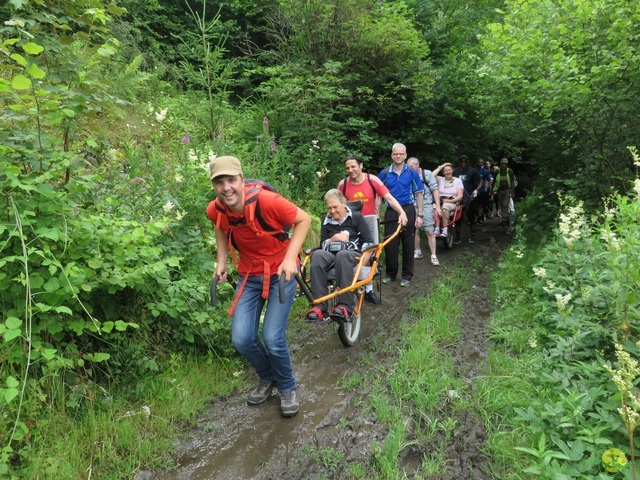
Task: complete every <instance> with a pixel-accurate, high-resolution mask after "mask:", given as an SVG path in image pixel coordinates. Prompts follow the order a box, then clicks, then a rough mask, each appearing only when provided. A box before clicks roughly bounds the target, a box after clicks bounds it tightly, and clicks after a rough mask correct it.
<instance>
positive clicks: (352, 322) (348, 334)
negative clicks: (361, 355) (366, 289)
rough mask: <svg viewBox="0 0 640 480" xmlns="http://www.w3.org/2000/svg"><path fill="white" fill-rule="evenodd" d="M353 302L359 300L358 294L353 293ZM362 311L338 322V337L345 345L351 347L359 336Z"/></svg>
mask: <svg viewBox="0 0 640 480" xmlns="http://www.w3.org/2000/svg"><path fill="white" fill-rule="evenodd" d="M354 297H355V302H356V304H357V302H358V301H359V298H358V295H354ZM361 318H362V311H360V312H358V313H357V314H355V313H353V314H351V318H350V319H349V320H347V321H341V322H340V323H339V324H338V337H339V338H340V342H342V345H344V346H345V347H353V346H354V345H355V344H356V342H357V341H358V337H359V336H360V327H361Z"/></svg>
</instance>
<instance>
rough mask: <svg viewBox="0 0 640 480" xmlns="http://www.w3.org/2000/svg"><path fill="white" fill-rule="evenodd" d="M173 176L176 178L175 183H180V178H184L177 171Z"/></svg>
mask: <svg viewBox="0 0 640 480" xmlns="http://www.w3.org/2000/svg"><path fill="white" fill-rule="evenodd" d="M174 178H175V180H176V183H182V180H184V177H183V176H182V175H180V174H179V173H176V176H175V177H174Z"/></svg>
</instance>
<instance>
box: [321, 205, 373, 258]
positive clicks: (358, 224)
mask: <svg viewBox="0 0 640 480" xmlns="http://www.w3.org/2000/svg"><path fill="white" fill-rule="evenodd" d="M350 211H351V210H349V209H348V210H347V217H346V218H345V219H344V222H342V224H341V225H337V224H334V223H333V220H332V219H331V218H330V217H329V216H328V215H327V216H325V218H324V221H323V222H322V228H321V229H320V241H321V242H322V244H321V246H322V248H325V247H326V242H327V240H329V239H330V238H331V237H333V236H334V235H335V234H336V233H340V232H344V231H347V232H349V242H353V243H355V245H356V248H357V249H358V250H361V249H362V248H363V246H365V247H366V246H368V245H371V244H373V238H372V237H371V232H370V231H369V226H368V225H367V222H366V220H365V219H364V217H363V216H362V215H361V214H360V213H357V212H353V211H351V215H349V212H350ZM327 220H329V221H327Z"/></svg>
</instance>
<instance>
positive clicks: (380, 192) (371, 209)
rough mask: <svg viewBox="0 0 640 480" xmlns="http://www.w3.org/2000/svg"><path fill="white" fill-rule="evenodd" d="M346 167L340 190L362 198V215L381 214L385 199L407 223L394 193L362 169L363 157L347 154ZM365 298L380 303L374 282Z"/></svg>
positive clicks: (350, 195)
mask: <svg viewBox="0 0 640 480" xmlns="http://www.w3.org/2000/svg"><path fill="white" fill-rule="evenodd" d="M344 167H345V169H346V171H347V178H344V179H342V180H341V181H340V183H339V184H338V190H340V191H341V192H342V193H343V194H344V196H345V197H346V198H347V200H361V201H362V202H363V204H362V210H361V213H362V215H378V216H379V211H378V210H379V207H380V204H381V203H382V200H384V201H385V202H387V205H388V206H389V207H391V208H392V209H393V210H395V211H396V212H398V222H399V223H401V224H402V225H406V224H407V221H408V219H407V214H406V213H405V212H404V210H403V209H402V207H401V206H400V204H399V203H398V201H397V200H396V199H395V198H393V195H391V193H389V190H388V189H387V187H385V186H384V183H382V180H380V179H379V178H378V177H377V176H376V175H369V174H368V173H364V172H363V171H362V158H360V157H358V156H357V155H347V158H346V159H345V161H344ZM364 298H365V300H367V301H368V302H371V303H375V304H380V297H378V295H377V294H376V292H375V291H374V290H373V285H372V284H369V285H367V286H366V287H365V296H364Z"/></svg>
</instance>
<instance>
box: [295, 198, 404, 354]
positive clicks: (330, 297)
mask: <svg viewBox="0 0 640 480" xmlns="http://www.w3.org/2000/svg"><path fill="white" fill-rule="evenodd" d="M347 205H348V206H349V208H351V210H352V211H358V210H359V209H360V208H362V202H360V201H358V202H347ZM364 219H365V221H366V222H367V225H368V226H369V229H370V231H371V236H372V238H373V242H374V243H373V245H370V246H369V247H367V248H366V249H364V250H361V252H362V256H361V257H360V260H359V262H358V264H357V265H356V266H355V267H354V269H353V270H354V275H353V281H352V282H351V284H350V285H348V286H346V287H342V288H339V287H338V286H337V285H336V281H335V270H334V269H331V270H329V272H328V275H327V281H328V282H329V285H328V287H329V293H328V294H327V295H325V296H323V297H317V298H316V297H314V295H313V293H312V292H311V289H310V288H309V285H308V282H309V278H307V277H308V275H307V273H308V271H307V270H308V267H309V263H310V260H311V256H312V255H313V252H314V251H315V250H317V248H314V249H308V250H306V251H305V254H304V256H303V259H302V265H301V268H300V274H299V275H297V276H296V280H297V281H298V285H299V286H300V290H301V291H302V293H303V294H304V296H305V297H306V298H307V300H308V301H309V302H310V303H311V304H312V305H318V304H321V303H324V302H327V304H328V311H329V312H330V311H332V310H333V307H334V306H335V300H336V298H337V297H338V296H339V295H342V294H344V293H346V292H350V293H351V294H352V295H354V297H355V298H354V308H353V312H351V315H350V317H349V318H348V319H344V318H343V317H342V316H341V315H328V317H329V319H330V320H331V321H333V322H334V324H335V326H336V329H337V331H338V337H339V338H340V342H341V343H342V345H344V346H345V347H352V346H353V345H355V344H356V342H357V341H358V337H359V335H360V328H361V325H362V305H363V303H364V295H365V285H367V284H368V283H372V282H373V284H374V290H377V292H378V294H379V295H380V296H382V295H381V294H382V276H381V275H380V272H381V270H382V263H381V258H380V256H381V255H382V252H383V250H384V247H385V246H386V245H387V244H388V243H389V242H390V241H391V240H393V239H394V238H395V237H396V236H397V235H398V234H399V233H400V230H401V229H402V225H400V224H398V228H397V229H396V230H395V232H394V233H392V234H391V235H390V236H388V237H387V238H384V239H383V241H382V242H380V221H379V219H378V216H377V215H365V216H364Z"/></svg>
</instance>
